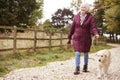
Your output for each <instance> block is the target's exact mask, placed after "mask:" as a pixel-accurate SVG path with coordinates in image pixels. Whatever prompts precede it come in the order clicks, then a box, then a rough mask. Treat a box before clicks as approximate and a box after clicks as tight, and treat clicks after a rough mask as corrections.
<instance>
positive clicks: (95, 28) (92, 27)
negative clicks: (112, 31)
mask: <svg viewBox="0 0 120 80" xmlns="http://www.w3.org/2000/svg"><path fill="white" fill-rule="evenodd" d="M90 27H91V31H92V33H93V34H94V35H97V34H98V30H97V27H96V25H95V21H94V17H93V16H92V17H91V21H90Z"/></svg>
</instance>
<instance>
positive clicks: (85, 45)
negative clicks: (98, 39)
mask: <svg viewBox="0 0 120 80" xmlns="http://www.w3.org/2000/svg"><path fill="white" fill-rule="evenodd" d="M91 32H92V33H93V34H94V35H97V34H98V31H97V28H96V25H95V22H94V17H93V16H92V15H91V14H90V13H87V15H86V17H85V20H84V22H83V24H82V25H81V24H80V13H78V14H77V15H75V16H74V19H73V23H72V26H71V29H70V31H69V34H68V39H72V36H73V46H74V50H75V51H79V52H89V51H90V47H91V42H92V40H91Z"/></svg>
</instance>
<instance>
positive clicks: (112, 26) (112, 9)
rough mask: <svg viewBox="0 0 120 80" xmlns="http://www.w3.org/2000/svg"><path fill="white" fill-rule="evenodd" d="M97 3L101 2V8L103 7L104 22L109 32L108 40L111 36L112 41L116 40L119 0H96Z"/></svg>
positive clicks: (119, 15) (119, 23) (119, 12)
mask: <svg viewBox="0 0 120 80" xmlns="http://www.w3.org/2000/svg"><path fill="white" fill-rule="evenodd" d="M98 1H99V3H101V4H102V8H103V9H104V12H105V14H104V18H105V24H106V28H107V30H108V32H109V33H110V40H111V37H112V38H113V41H114V40H115V37H114V36H115V35H114V34H116V40H117V38H118V37H117V35H120V27H119V26H120V10H119V9H120V1H119V0H105V1H104V0H98Z"/></svg>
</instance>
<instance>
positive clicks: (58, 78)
mask: <svg viewBox="0 0 120 80" xmlns="http://www.w3.org/2000/svg"><path fill="white" fill-rule="evenodd" d="M114 46H116V48H112V49H110V52H111V55H112V60H111V65H110V67H109V71H108V80H120V45H114ZM74 62H75V61H74V58H71V59H70V60H66V61H58V62H51V63H49V64H48V65H46V66H43V67H34V68H22V69H18V70H14V71H12V72H10V73H9V74H7V75H5V76H4V77H1V78H0V80H97V64H96V60H95V54H91V55H90V59H89V67H88V69H89V71H90V72H88V73H83V72H82V71H81V72H80V74H79V75H73V72H74V68H75V63H74ZM82 62H83V57H81V70H82V67H83V63H82Z"/></svg>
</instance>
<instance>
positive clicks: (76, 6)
mask: <svg viewBox="0 0 120 80" xmlns="http://www.w3.org/2000/svg"><path fill="white" fill-rule="evenodd" d="M81 3H82V2H81V0H72V3H71V8H72V10H74V11H75V12H78V11H79V10H80V4H81Z"/></svg>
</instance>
